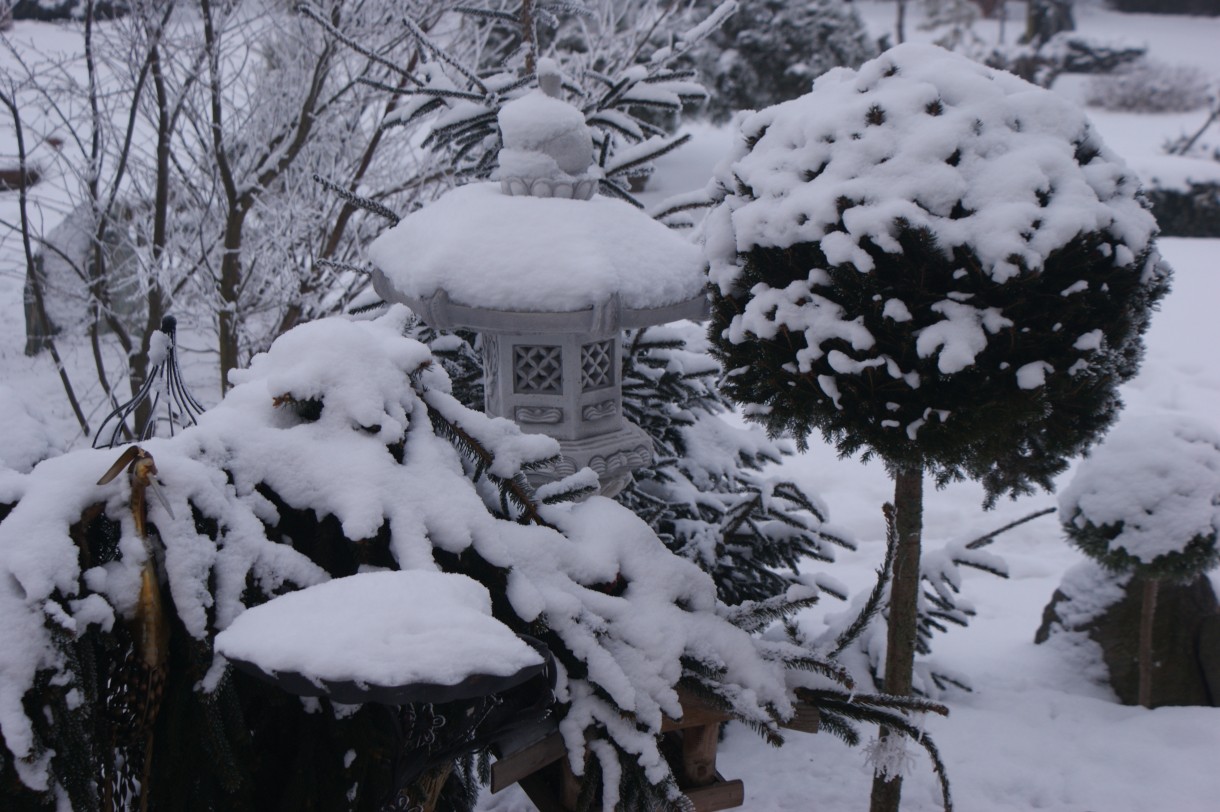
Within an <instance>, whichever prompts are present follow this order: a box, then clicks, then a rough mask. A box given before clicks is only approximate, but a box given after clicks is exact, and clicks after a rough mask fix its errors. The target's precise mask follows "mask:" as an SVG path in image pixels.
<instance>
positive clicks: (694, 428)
mask: <svg viewBox="0 0 1220 812" xmlns="http://www.w3.org/2000/svg"><path fill="white" fill-rule="evenodd" d="M691 338H693V336H692V335H691V334H690V331H685V332H684V331H683V330H682V329H680V328H661V329H652V330H641V331H629V332H628V333H626V334H625V336H624V339H623V345H624V352H623V411H624V413H625V414H626V415H627V416H628V417H629V418H631V419H632V420H633V421H634V422H635V423H637V424H638V425H639V426H640V427H641V428H643V429H644V431H646V432H647V433H648V435H649V437H651V438H652V441H653V445H654V447H655V449H656V455H657V459H656V462H655V463H654V464H653V465H652V466H650V467H649V468H646V469H643V470H641V471H638V472H637V473H636V475H635V477H636V478H635V482H634V483H633V484H632V485H631V486H630V487H629V488H628V489H627V490H625V491H624V492H623V493H622V494H620V496H619V501H620V502H622V503H623V504H625V505H626V506H627V507H629V508H631V509H632V510H633V511H634V512H635V513H636V514H638V515H640V516H642V517H644V518H645V519H646V520H647V521H648V522H649V524H651V525H652V527H653V529H654V530H656V532H657V535H658V536H660V537H661V539H662V541H664V542H665V543H666V545H667V546H669V548H670V549H672V550H674V551H675V552H677V553H679V554H680V555H683V556H685V557H687V558H690V559H691V560H693V561H695V562H696V563H698V564H699V565H700V567H702V568H703V569H704V570H706V571H707V572H709V573H710V574H711V575H712V577H713V578H714V579H715V581H716V585H717V587H718V590H719V593H720V598H721V600H723V601H724V602H725V603H728V604H737V603H741V602H743V601H762V600H766V599H768V598H772V597H774V596H777V595H782V594H783V593H784V591H785V590H786V589H787V588H788V587H789V586H791V585H793V584H796V583H799V580H798V578H799V575H798V565H799V563H800V561H801V560H802V559H806V558H813V559H817V560H819V561H832V560H833V551H832V547H833V546H840V547H845V548H847V549H854V544H853V543H852V542H851V541H849V540H848V539H847V538H846V537H845V536H843V535H842V534H841V533H840V532H837V531H835V530H833V529H831V528H829V527H828V526H826V525H825V523H826V521H827V517H826V513H825V510H826V509H825V507H824V506H822V505H821V504H820V503H819V502H818V500H816V499H815V498H814V497H811V496H810V495H808V494H806V493H804V492H803V491H802V490H801V489H800V488H799V487H797V486H796V485H795V484H793V483H791V482H776V481H769V480H767V479H766V478H765V477H764V476H762V475H761V471H762V469H763V468H764V467H765V466H767V465H770V464H772V463H776V462H779V460H780V458H781V457H780V455H781V453H782V452H781V450H780V448H779V447H778V446H776V445H774V444H771V443H766V442H761V439H762V438H759V437H750V436H749V434H747V433H745V432H739V430H735V429H732V428H730V427H729V426H728V425H727V424H726V423H725V422H724V420H723V419H722V417H721V416H722V415H724V414H726V413H727V412H728V410H729V405H728V402H727V400H726V399H725V397H724V395H722V394H721V393H720V391H719V390H717V389H716V387H715V385H714V381H713V376H714V375H716V374H717V373H718V372H719V370H718V369H717V368H716V366H715V364H714V363H712V362H711V359H709V358H708V357H707V356H706V355H705V354H704V353H701V352H695V351H692V349H690V348H689V347H688V340H689V339H691ZM692 444H694V445H697V446H698V447H697V448H692V447H691V445H692Z"/></svg>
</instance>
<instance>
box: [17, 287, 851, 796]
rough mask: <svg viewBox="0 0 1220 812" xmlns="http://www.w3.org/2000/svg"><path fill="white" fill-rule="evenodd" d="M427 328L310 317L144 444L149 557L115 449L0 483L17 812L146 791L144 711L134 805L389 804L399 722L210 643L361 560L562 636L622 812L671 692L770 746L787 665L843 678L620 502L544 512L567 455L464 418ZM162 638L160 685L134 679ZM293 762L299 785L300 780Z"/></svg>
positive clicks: (666, 791)
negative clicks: (200, 411)
mask: <svg viewBox="0 0 1220 812" xmlns="http://www.w3.org/2000/svg"><path fill="white" fill-rule="evenodd" d="M409 318H410V315H409V313H408V312H407V311H406V310H405V309H404V308H401V307H398V308H393V309H391V310H390V312H389V313H388V314H387V315H385V316H383V317H381V318H379V319H377V320H375V321H366V322H360V321H348V320H342V319H330V320H322V321H318V322H313V323H310V324H307V325H304V326H302V327H299V328H296V329H294V330H292V331H290V332H288V333H286V334H285V335H283V336H282V337H281V338H280V339H278V340H277V341H276V342H275V344H273V345H272V347H271V349H270V350H269V351H268V353H266V354H265V355H260V356H257V357H256V358H255V359H254V361H253V363H252V365H251V367H250V368H249V370H247V371H244V372H242V373H241V374H240V375H238V376H237V379H238V380H237V384H238V385H237V386H236V387H235V388H234V389H232V390H231V391H230V392H229V393H228V395H227V396H226V398H225V400H224V401H223V402H222V403H221V404H220V405H218V406H217V407H216V408H214V409H212V410H210V411H209V412H207V413H205V414H204V415H203V416H202V417H201V418H200V420H199V425H198V426H195V427H192V428H190V429H188V430H186V431H183V432H182V433H180V434H179V435H178V436H176V437H174V438H170V439H154V440H150V441H148V442H147V443H146V444H144V448H145V450H146V451H147V452H148V453H149V454H151V455H152V457H153V458H155V465H156V468H157V470H158V471H159V479H160V483H161V485H160V491H161V493H163V495H164V497H165V499H166V502H165V503H164V504H161V503H159V502H156V501H153V500H151V499H150V500H149V502H148V521H149V526H150V528H151V532H150V534H149V537H148V539H147V540H145V539H143V538H141V537H140V536H139V533H138V530H137V528H138V527H139V520H140V519H141V516H140V515H137V514H139V513H140V511H139V510H138V509H137V510H134V511H133V508H132V504H133V503H132V499H133V488H132V487H131V486H130V485H129V484H128V482H127V479H126V478H125V477H124V478H120V479H119V480H117V481H114V482H110V483H108V484H105V485H99V484H98V483H97V479H98V476H99V475H100V474H101V473H102V472H104V471H106V469H107V468H108V467H110V466H111V464H112V463H113V462H114V461H115V457H116V456H117V453H116V452H115V451H111V450H83V451H76V452H72V453H69V454H66V455H63V456H61V457H57V458H54V459H52V460H49V461H47V462H44V463H42V464H41V465H39V466H38V467H37V468H35V469H34V470H33V471H32V472H31V473H30V474H27V475H21V474H17V473H15V472H3V477H0V505H2V509H0V516H3V517H4V518H3V521H0V616H3V617H4V619H5V621H4V623H3V624H0V730H2V731H3V735H4V742H5V749H4V750H3V752H2V754H0V755H2V761H0V764H2V765H3V769H2V770H0V773H3V774H4V776H3V778H4V782H5V783H4V784H3V792H2V793H0V798H3V799H5V804H4V805H5V806H6V808H8V803H9V801H10V800H12V801H13V803H16V804H31V803H34V802H35V801H36V800H37V799H49V798H53V797H57V796H58V797H61V798H64V799H65V800H66V802H67V803H69V804H70V805H71V806H72V807H73V808H75V809H93V808H96V807H97V805H98V803H99V797H100V795H101V794H104V793H106V792H108V791H109V790H110V789H113V784H114V783H115V782H118V779H121V778H124V777H125V779H126V783H125V784H123V785H124V786H127V787H128V788H130V787H131V786H132V785H133V782H132V779H133V778H136V779H138V778H140V777H142V776H143V773H142V770H143V768H144V764H145V762H144V760H143V758H142V757H141V756H140V753H141V749H140V748H141V747H143V746H144V744H145V743H146V742H147V741H149V739H147V738H146V735H147V733H148V729H147V728H146V727H142V726H141V724H142V723H141V722H140V719H142V718H144V717H143V715H142V713H140V712H137V713H135V715H134V716H132V715H131V713H130V712H129V711H123V710H122V709H123V708H127V707H132V705H131V703H135V704H134V707H137V708H138V707H152V711H151V713H152V717H153V718H154V719H155V721H156V726H155V736H153V737H152V739H151V741H152V742H153V744H152V753H151V762H150V764H151V773H149V774H148V775H149V776H150V779H151V780H149V781H148V782H147V783H145V784H144V787H143V789H142V791H144V792H147V793H149V794H150V796H151V797H152V798H153V804H154V805H155V806H160V805H164V807H165V808H183V809H186V808H224V809H233V810H255V809H267V808H276V807H279V806H281V805H285V806H288V807H293V808H301V807H303V806H304V805H305V801H306V799H308V801H309V802H310V803H314V804H317V805H318V806H319V808H336V809H337V808H359V809H366V808H367V809H373V808H380V805H381V804H383V803H384V801H385V796H386V793H392V791H394V790H395V789H396V788H395V787H394V785H393V777H394V776H395V775H396V774H397V773H395V772H394V770H395V769H396V767H395V759H396V753H395V748H394V746H393V744H392V743H393V742H395V741H398V740H397V739H395V738H394V737H395V736H396V735H398V734H396V733H395V732H394V731H395V730H398V729H399V728H400V727H401V725H403V724H405V722H404V718H405V717H399V716H398V715H397V714H398V713H399V710H398V709H395V708H394V707H393V706H381V705H376V704H367V705H363V706H360V707H346V708H345V707H342V706H337V705H335V704H333V703H331V702H329V701H326V700H323V701H322V702H320V703H319V702H316V701H309V702H305V703H301V702H300V701H298V700H296V699H295V698H293V697H289V696H288V695H287V694H284V693H281V692H279V691H277V690H275V689H272V688H269V687H267V686H265V685H263V684H262V683H259V682H257V681H254V680H252V679H251V678H248V677H246V676H244V675H243V674H241V673H238V672H235V671H232V670H231V669H229V668H227V667H226V664H225V662H224V661H223V659H220V658H217V657H216V656H215V655H214V652H213V641H214V639H215V636H216V635H217V634H218V633H219V632H220V631H222V630H224V629H226V628H228V627H230V626H231V624H233V622H234V621H235V620H236V619H237V618H238V617H239V616H241V614H242V612H243V611H244V610H245V609H246V608H248V607H250V606H253V605H255V604H259V603H261V602H263V601H265V600H267V599H268V598H271V597H274V596H276V595H278V594H281V593H283V592H286V591H290V590H294V589H298V588H301V587H308V586H310V585H314V584H318V583H321V582H324V581H327V580H329V579H331V578H336V577H341V576H355V577H359V575H358V574H357V573H359V572H362V571H365V570H368V569H370V568H372V569H403V570H425V571H437V570H440V571H444V572H449V573H456V574H460V575H465V576H468V577H470V578H473V579H474V580H476V581H479V583H481V584H482V585H483V587H485V588H486V589H487V590H488V592H489V593H490V596H491V605H492V611H493V614H494V616H495V618H496V619H497V620H498V621H500V622H501V623H503V624H505V625H507V626H508V627H509V628H511V629H512V630H513V631H516V632H518V633H525V634H529V635H530V636H533V637H535V638H538V639H540V640H542V641H543V642H544V643H545V644H546V646H547V647H548V648H549V649H550V650H551V652H552V653H553V654H554V656H555V658H556V660H557V662H558V669H559V673H558V683H557V686H556V689H555V690H556V694H557V698H558V706H557V713H558V715H559V717H560V718H561V720H562V721H561V724H560V730H561V732H562V733H563V735H564V738H565V740H566V742H567V743H568V745H569V749H570V753H571V755H572V758H573V765H574V767H575V768H576V769H577V770H578V771H580V770H581V769H582V768H583V767H584V765H585V762H584V760H583V758H584V757H583V754H584V752H585V748H586V745H587V744H589V743H590V742H591V743H592V744H593V746H592V750H591V752H593V753H594V754H595V761H596V769H598V770H599V771H600V774H601V775H603V776H621V778H622V781H621V783H620V782H617V781H607V782H606V783H607V786H606V787H605V788H604V793H605V794H604V796H603V798H602V801H603V803H604V806H605V808H612V807H613V805H614V803H615V801H616V798H619V793H620V789H621V791H622V796H621V800H622V803H623V804H625V805H626V806H627V807H628V808H644V807H645V806H646V805H647V804H648V803H650V800H649V799H650V798H651V799H659V798H668V799H669V800H670V801H673V800H674V799H676V798H677V794H678V790H677V786H676V784H675V783H674V780H673V778H672V776H671V774H670V769H669V767H668V765H667V763H666V761H665V759H664V758H663V757H662V755H661V753H660V751H659V749H658V746H659V730H660V725H661V719H662V714H668V715H669V716H677V715H679V714H680V712H681V711H680V707H679V705H678V698H677V694H676V688H677V686H678V684H679V683H682V684H683V685H686V686H689V687H691V688H692V689H694V690H695V691H696V692H697V693H699V694H700V695H701V696H706V697H709V698H711V699H714V701H716V702H717V703H719V704H721V705H723V706H724V707H725V708H726V709H727V710H729V711H730V712H731V713H732V714H733V715H734V716H736V717H738V718H741V719H743V720H745V721H747V722H749V723H750V724H752V725H754V726H755V727H757V728H758V729H759V730H761V731H764V732H765V733H766V734H767V735H768V736H771V737H774V736H775V735H776V732H777V725H778V723H779V722H780V721H781V720H782V719H783V718H785V717H787V716H788V715H789V714H791V713H792V709H793V706H792V698H791V695H790V693H789V691H790V687H789V685H788V684H786V680H785V663H786V662H788V661H793V662H799V663H800V664H801V665H802V667H804V668H810V667H814V668H820V669H822V670H829V671H832V672H833V668H832V667H831V666H828V665H822V666H818V665H817V664H815V663H813V661H812V659H811V658H810V656H809V654H808V652H807V651H804V650H802V649H799V648H798V647H796V646H795V645H792V644H789V643H786V642H782V641H766V640H763V639H761V638H756V637H752V636H751V635H750V634H748V633H747V631H745V630H743V629H742V628H739V626H738V625H734V623H733V622H730V619H729V618H730V615H731V617H732V618H733V619H734V621H735V622H737V621H741V622H742V625H748V624H749V622H750V620H751V618H752V616H753V614H754V613H753V612H752V611H751V610H750V609H749V608H748V607H747V608H746V609H742V610H738V611H736V612H734V613H729V612H727V611H726V610H724V609H723V607H720V606H718V603H717V600H716V590H715V585H714V584H713V582H712V580H711V578H709V577H708V576H707V575H706V574H705V573H703V572H702V571H700V570H699V569H698V567H696V566H694V565H693V564H692V563H690V562H688V561H685V560H684V559H682V558H680V557H678V556H675V555H673V554H672V553H670V552H669V551H668V550H666V548H665V547H664V545H663V544H661V542H660V541H659V540H658V538H657V536H656V535H655V533H653V531H651V530H650V529H649V527H648V526H647V525H646V524H645V523H644V522H643V521H641V520H640V519H639V518H638V517H636V516H634V515H633V514H632V513H631V512H630V511H628V510H626V509H624V508H623V507H621V506H619V505H617V504H615V503H614V502H612V501H610V500H607V499H603V498H600V497H592V498H590V499H588V500H587V501H585V502H581V503H578V504H575V503H571V502H556V503H554V504H541V503H539V502H538V501H537V500H536V499H535V498H534V496H533V495H532V492H531V491H530V490H529V488H528V485H526V484H525V480H524V477H523V475H522V473H521V472H522V470H523V469H524V468H528V467H529V466H530V465H531V464H534V463H536V462H538V461H540V460H542V459H546V458H549V457H551V456H553V455H554V454H555V453H556V451H557V446H556V444H555V442H554V441H553V440H551V439H549V438H547V437H544V436H540V435H523V434H521V433H520V431H519V430H518V429H517V428H516V427H515V426H514V425H513V424H511V423H509V422H508V421H505V420H501V419H492V418H488V417H486V416H485V415H482V414H479V413H477V412H474V411H471V410H469V409H466V408H465V407H463V406H461V405H460V404H459V403H458V402H457V401H456V400H455V399H454V398H453V397H452V396H451V395H450V394H449V392H448V380H447V378H446V376H445V375H444V373H443V372H442V371H441V370H440V369H439V367H438V365H437V364H435V363H433V361H432V356H431V355H430V353H429V351H428V349H427V348H426V347H424V346H423V345H421V344H419V343H418V342H416V341H413V340H411V339H408V338H404V337H403V336H402V331H403V329H404V327H405V326H406V324H407V323H408V320H409ZM158 582H160V588H159V589H158V588H157V585H158ZM142 583H143V585H144V586H143V590H142V587H141V584H142ZM811 591H812V590H808V589H806V591H805V596H806V597H808V594H809V593H810V592H811ZM150 594H151V595H152V596H160V603H159V604H158V603H157V601H156V600H152V601H151V602H150V600H149V595H150ZM149 624H152V626H153V627H155V628H156V629H158V630H160V631H158V632H157V633H156V634H153V633H152V632H148V633H147V634H146V632H147V631H148V629H149ZM160 634H164V635H166V636H167V637H168V648H166V647H165V646H164V645H162V646H159V647H156V648H157V650H159V651H161V652H165V658H166V659H165V660H164V671H163V673H164V680H165V682H164V689H163V692H161V691H158V689H156V687H155V684H154V683H147V684H145V683H141V682H140V680H141V679H142V678H141V676H140V675H141V674H144V673H145V672H144V671H142V670H141V668H140V667H139V665H138V664H139V662H141V661H142V660H141V656H143V655H146V654H148V653H149V651H150V648H149V646H150V645H151V644H150V643H148V639H150V637H149V635H151V636H152V637H156V636H157V635H160ZM162 639H163V640H164V639H165V638H162ZM336 660H338V662H337V663H336ZM328 663H329V665H328V667H333V666H336V665H339V666H341V665H342V657H331V658H329V659H328ZM329 676H331V677H333V676H334V675H333V674H330V675H329ZM121 684H122V685H134V688H131V689H128V693H124V692H123V691H120V690H119V689H118V688H117V686H119V685H121ZM797 684H806V685H808V684H810V683H809V680H808V678H806V679H804V680H802V681H800V682H798V683H797ZM157 696H163V700H162V704H161V709H160V713H159V714H158V713H157V712H156V700H155V697H157ZM123 697H128V699H126V700H124V699H123ZM125 702H126V703H128V704H124V703H125ZM404 712H405V711H404ZM124 714H127V715H124ZM349 751H350V752H349ZM289 763H295V764H296V765H297V766H296V767H295V768H293V769H294V770H296V774H299V775H302V776H307V777H308V780H305V781H304V782H303V783H300V784H298V783H297V782H287V783H285V782H283V780H282V779H283V775H284V774H285V773H284V771H285V770H286V769H288V768H287V766H286V765H287V764H289ZM14 774H15V775H18V776H20V780H21V783H22V785H23V786H24V789H22V788H19V786H18V785H17V784H16V782H15V781H13V780H11V779H12V778H13V777H14ZM119 783H121V782H119ZM10 784H11V785H12V786H11V787H10ZM446 808H450V809H459V808H463V807H462V805H461V804H459V803H457V802H452V803H451V805H449V806H446Z"/></svg>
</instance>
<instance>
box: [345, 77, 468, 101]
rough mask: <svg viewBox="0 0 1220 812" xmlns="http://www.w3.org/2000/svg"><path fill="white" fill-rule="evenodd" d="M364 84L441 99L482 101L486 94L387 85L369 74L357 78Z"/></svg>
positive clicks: (405, 93)
mask: <svg viewBox="0 0 1220 812" xmlns="http://www.w3.org/2000/svg"><path fill="white" fill-rule="evenodd" d="M356 81H357V82H359V83H360V84H362V85H368V86H369V87H371V88H375V89H377V90H380V91H382V92H383V93H389V94H392V95H394V96H435V97H436V98H440V99H445V100H449V99H464V100H470V101H482V100H483V99H484V98H486V97H485V96H483V95H482V94H479V93H471V92H470V91H468V90H452V89H445V88H439V87H417V88H414V89H408V88H405V87H394V86H393V85H387V84H385V83H384V82H378V81H377V80H376V79H370V78H368V77H367V76H360V77H358V78H357V79H356Z"/></svg>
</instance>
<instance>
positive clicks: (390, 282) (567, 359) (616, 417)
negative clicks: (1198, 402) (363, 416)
mask: <svg viewBox="0 0 1220 812" xmlns="http://www.w3.org/2000/svg"><path fill="white" fill-rule="evenodd" d="M557 78H558V77H557V75H556V74H553V73H548V71H547V70H546V66H544V68H543V69H542V70H540V84H541V85H542V86H543V88H544V89H554V90H555V91H557V85H558V82H557ZM499 123H500V128H501V133H502V137H503V141H504V149H503V150H502V151H501V153H500V165H501V177H500V182H499V183H474V184H469V185H467V186H463V187H460V188H457V189H454V190H453V191H451V192H448V193H447V194H445V195H444V196H442V197H441V198H440V199H439V200H437V201H436V202H434V203H432V204H431V205H429V206H426V207H424V208H423V209H421V210H419V211H417V212H414V213H413V214H411V215H409V216H408V217H406V218H404V219H403V220H402V222H400V223H399V224H398V225H397V226H395V227H394V228H392V229H390V230H389V231H387V232H386V233H384V234H382V235H381V236H380V237H378V238H377V239H376V240H375V241H374V242H373V244H372V245H371V246H370V248H369V254H370V256H371V258H372V261H373V264H374V265H375V266H376V270H375V271H374V274H373V282H374V287H375V288H376V289H377V292H378V293H379V294H380V295H381V296H382V297H383V298H384V299H386V300H387V301H391V302H403V303H405V304H407V305H408V306H409V307H410V308H411V309H412V310H414V311H415V312H416V313H417V314H419V316H420V317H421V318H422V319H423V320H424V321H425V322H427V323H428V324H429V325H430V326H432V327H434V328H436V329H438V330H453V329H456V328H463V329H468V330H474V331H477V332H479V333H481V334H482V335H483V353H484V356H483V361H484V369H485V391H486V398H485V408H486V411H487V413H488V414H491V415H495V416H501V417H508V418H510V419H512V420H515V421H516V422H517V423H519V424H520V425H521V426H522V428H523V429H524V430H526V431H528V432H536V433H543V434H548V435H550V436H552V437H555V438H556V439H558V440H559V441H560V448H561V454H562V459H561V461H560V462H559V464H558V465H557V466H556V467H554V468H553V469H552V470H550V471H542V472H538V473H537V477H538V479H539V480H541V481H546V480H548V479H554V478H559V477H562V476H566V475H568V474H570V473H572V472H574V471H576V470H579V469H580V468H583V467H585V466H589V467H591V468H593V470H594V471H596V472H597V473H598V475H599V476H600V477H601V481H602V492H603V493H606V494H613V493H616V492H617V491H618V490H619V489H621V488H622V487H623V486H624V485H625V484H626V483H627V482H628V481H629V478H630V474H631V471H632V470H634V469H636V468H639V467H641V466H643V465H646V464H648V463H649V462H650V461H651V459H652V446H651V442H650V441H649V439H648V437H647V435H646V434H644V432H643V431H642V430H640V429H639V428H638V427H637V426H635V425H633V424H631V423H629V422H627V421H625V420H624V419H623V417H622V382H621V369H620V368H621V363H622V350H621V341H620V338H619V336H620V333H621V331H622V330H623V329H624V328H636V327H646V326H649V325H655V324H663V323H666V322H670V321H678V320H680V319H702V318H705V317H706V314H707V300H706V297H705V295H704V288H705V284H706V274H705V264H704V260H703V257H702V254H701V251H700V249H699V248H698V247H697V246H695V245H694V244H692V243H690V242H689V241H687V240H686V239H684V238H682V237H681V236H679V235H678V234H676V233H674V232H672V231H670V230H669V229H668V228H666V227H665V226H664V225H662V224H660V223H658V222H657V221H655V220H653V219H652V218H651V217H649V216H648V215H647V214H645V213H644V212H642V211H640V210H638V209H636V208H635V207H633V206H631V205H630V204H628V203H626V202H624V201H621V200H617V199H613V198H609V197H600V196H594V195H593V192H594V191H595V190H596V186H597V177H596V170H595V169H594V170H592V171H591V170H590V165H591V164H592V154H593V146H592V139H591V137H590V135H589V131H588V129H587V127H586V126H585V122H584V118H583V116H581V114H580V112H579V111H577V110H576V109H575V108H573V107H572V106H570V105H568V104H566V103H565V102H563V101H560V100H559V99H557V98H554V97H553V96H550V95H548V94H547V93H546V92H545V90H539V91H533V92H531V93H529V94H527V95H525V96H523V97H521V98H519V99H516V100H514V101H511V102H509V103H508V104H505V105H504V107H503V109H502V110H501V112H500V116H499Z"/></svg>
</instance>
